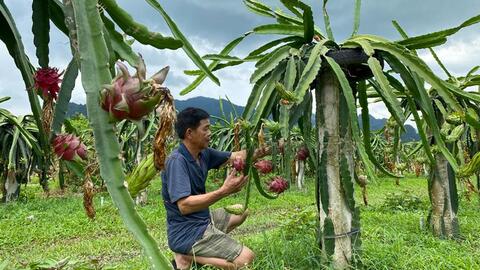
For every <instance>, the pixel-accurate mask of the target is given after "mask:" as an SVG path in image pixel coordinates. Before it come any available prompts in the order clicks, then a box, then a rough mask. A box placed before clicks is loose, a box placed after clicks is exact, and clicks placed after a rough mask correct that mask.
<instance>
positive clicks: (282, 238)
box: [0, 178, 480, 270]
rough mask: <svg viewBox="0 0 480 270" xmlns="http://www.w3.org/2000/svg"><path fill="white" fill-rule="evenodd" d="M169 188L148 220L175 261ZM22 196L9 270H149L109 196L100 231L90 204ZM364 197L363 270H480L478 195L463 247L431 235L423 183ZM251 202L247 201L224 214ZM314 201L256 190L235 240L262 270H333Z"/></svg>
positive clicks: (9, 242) (390, 185)
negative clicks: (166, 199) (319, 237)
mask: <svg viewBox="0 0 480 270" xmlns="http://www.w3.org/2000/svg"><path fill="white" fill-rule="evenodd" d="M52 185H53V184H52ZM160 186H161V185H160V181H159V180H157V181H155V182H154V183H153V186H152V187H150V189H149V202H148V204H147V205H146V206H143V207H138V211H139V213H140V215H141V216H142V217H143V219H144V220H145V222H146V223H147V225H148V228H149V230H150V233H151V234H152V235H153V237H154V238H155V239H157V241H158V243H159V245H160V248H161V249H162V250H164V251H165V254H166V256H167V257H168V258H169V259H170V258H171V257H172V254H171V253H170V251H168V249H167V245H166V244H167V242H166V232H165V226H166V225H165V210H164V208H163V204H162V201H161V196H160ZM210 188H214V185H213V184H212V186H211V187H210ZM22 192H23V194H24V196H23V197H22V200H21V201H19V202H16V203H10V204H8V205H1V206H0V269H57V268H52V265H55V264H62V262H63V263H67V264H66V265H65V267H63V268H61V269H148V268H149V265H148V261H147V260H146V258H145V257H144V256H143V253H142V250H141V248H140V246H139V245H138V244H137V242H136V241H135V240H134V239H133V237H132V236H131V235H130V233H129V232H128V231H127V230H126V229H125V228H124V225H123V223H122V221H121V220H120V218H119V215H118V212H117V211H116V209H115V207H114V206H113V205H112V201H111V199H110V198H109V196H108V194H107V193H99V194H97V195H96V197H95V208H96V211H97V216H96V219H95V220H94V221H91V220H89V219H88V218H87V217H86V215H85V213H84V210H83V205H82V197H81V194H73V193H70V194H66V195H62V196H52V197H50V198H44V196H43V194H42V193H41V191H40V188H39V187H38V185H32V186H28V187H27V188H26V189H24V190H23V191H22ZM394 193H397V195H394ZM399 194H401V195H399ZM356 195H357V200H356V203H357V205H358V206H360V208H361V224H362V228H361V229H362V230H361V234H362V235H361V239H362V248H363V250H362V254H361V263H362V265H363V267H362V268H364V269H480V232H479V230H480V213H479V211H478V210H479V205H480V203H479V199H478V198H477V197H475V195H472V198H471V201H467V200H466V198H465V196H463V195H462V196H461V202H460V210H459V220H460V226H461V231H462V235H463V237H464V239H463V240H462V241H453V240H440V239H436V238H435V237H433V236H432V235H431V234H430V233H429V231H428V230H426V229H425V226H424V228H423V229H422V228H421V223H422V221H423V223H425V220H426V216H427V212H428V194H427V184H426V180H425V179H423V178H407V179H404V180H402V182H401V185H400V186H395V184H394V181H393V180H392V179H381V181H380V182H379V183H371V184H370V185H369V186H368V197H369V204H370V205H369V206H368V207H366V206H364V205H363V203H362V200H361V194H360V192H359V190H357V194H356ZM101 197H103V200H104V204H103V205H101ZM243 201H244V194H243V192H241V193H239V194H237V195H235V196H232V197H230V198H227V199H225V200H222V201H220V202H218V203H217V204H216V205H214V208H216V207H222V206H224V205H228V204H234V203H243ZM314 201H315V199H314V188H313V185H312V183H310V185H309V189H308V191H307V192H302V191H297V190H296V189H295V188H292V189H290V190H289V191H288V192H287V193H286V194H282V195H281V196H280V198H279V199H277V200H273V201H272V200H267V199H265V198H263V197H261V196H260V195H259V194H258V192H256V191H255V190H253V192H252V197H251V204H250V211H251V216H250V217H249V218H248V219H247V221H246V222H245V223H244V224H243V225H242V226H241V227H239V228H238V229H237V230H236V231H234V232H233V235H234V237H235V238H237V239H239V240H240V241H241V242H243V243H244V244H245V245H247V246H249V247H250V248H251V249H252V250H254V251H255V252H256V254H257V259H256V261H255V263H254V265H253V266H252V269H262V270H266V269H272V270H273V269H275V270H277V269H322V268H328V265H325V264H322V261H323V260H322V257H321V255H320V250H319V249H318V245H317V243H316V237H315V234H316V222H315V217H316V212H315V205H314ZM62 260H63V261H62ZM67 261H68V262H67ZM2 262H3V264H2ZM42 265H43V267H46V268H41V267H42ZM2 266H3V267H4V268H2ZM48 267H50V268H48ZM359 268H360V266H359ZM59 269H60V268H59ZM204 269H207V267H204Z"/></svg>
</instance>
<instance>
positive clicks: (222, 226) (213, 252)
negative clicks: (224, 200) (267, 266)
mask: <svg viewBox="0 0 480 270" xmlns="http://www.w3.org/2000/svg"><path fill="white" fill-rule="evenodd" d="M230 216H231V215H230V214H229V213H227V212H226V211H225V210H224V209H223V208H220V209H216V210H214V211H213V212H210V217H211V220H212V221H211V223H210V224H208V226H207V229H206V230H205V233H204V234H203V236H202V238H201V239H200V240H198V241H197V242H195V244H193V246H192V250H191V251H190V253H191V254H192V255H193V256H199V257H211V258H212V257H213V258H222V259H225V260H227V261H229V262H233V260H235V259H236V258H237V257H238V255H240V252H242V249H243V246H242V244H240V243H239V242H238V241H237V240H235V239H233V238H232V237H230V235H228V234H227V226H228V221H229V220H230Z"/></svg>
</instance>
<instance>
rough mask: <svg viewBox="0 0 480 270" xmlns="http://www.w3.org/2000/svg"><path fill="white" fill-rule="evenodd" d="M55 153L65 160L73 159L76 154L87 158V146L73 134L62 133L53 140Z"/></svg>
mask: <svg viewBox="0 0 480 270" xmlns="http://www.w3.org/2000/svg"><path fill="white" fill-rule="evenodd" d="M52 146H53V150H54V151H55V154H56V155H57V156H58V157H59V158H61V159H63V160H73V159H75V157H76V156H78V157H80V158H81V159H87V147H86V146H85V145H84V144H83V143H82V142H80V139H79V138H77V137H76V136H74V135H72V134H60V135H57V136H56V137H55V139H53V141H52Z"/></svg>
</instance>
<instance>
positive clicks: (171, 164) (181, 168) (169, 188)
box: [162, 143, 231, 254]
mask: <svg viewBox="0 0 480 270" xmlns="http://www.w3.org/2000/svg"><path fill="white" fill-rule="evenodd" d="M230 155H231V152H222V151H217V150H215V149H212V148H207V149H205V150H203V151H201V152H200V155H199V163H200V164H199V163H197V161H196V160H195V159H194V158H193V157H192V155H191V154H190V152H188V149H187V148H186V147H185V145H184V144H183V143H181V144H180V146H179V147H178V148H177V149H175V150H174V151H173V152H172V153H171V154H170V156H169V157H168V159H167V161H166V163H165V170H164V171H163V172H162V196H163V203H164V205H165V209H166V210H167V234H168V246H169V247H170V249H171V250H172V251H174V252H177V253H183V254H188V252H189V251H190V250H191V248H192V246H193V244H194V243H195V241H197V240H198V239H200V238H201V237H202V236H203V233H204V232H205V229H206V228H207V225H208V224H209V223H210V211H209V210H208V208H206V209H203V210H201V211H198V212H195V213H191V214H188V215H182V214H181V213H180V210H179V209H178V206H177V201H178V200H180V199H181V198H184V197H187V196H190V195H199V194H205V193H206V192H205V181H206V180H207V174H208V170H210V169H212V168H218V167H219V166H220V165H222V164H223V163H225V162H226V161H227V160H228V158H229V157H230Z"/></svg>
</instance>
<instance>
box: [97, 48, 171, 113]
mask: <svg viewBox="0 0 480 270" xmlns="http://www.w3.org/2000/svg"><path fill="white" fill-rule="evenodd" d="M117 66H118V74H117V77H115V78H114V79H113V81H112V84H111V85H105V86H104V89H103V90H102V91H101V93H100V97H101V106H102V108H103V109H104V110H105V111H107V112H108V113H109V114H110V117H111V118H112V119H113V120H116V121H120V120H123V119H129V120H140V119H142V117H144V116H145V115H147V114H149V113H150V112H152V111H153V110H154V109H155V107H157V105H158V103H159V102H160V100H161V98H162V96H163V93H164V90H166V87H164V86H162V83H163V82H164V81H165V78H166V77H167V74H168V71H169V67H168V66H167V67H164V68H163V69H161V70H160V71H158V72H157V73H155V74H154V75H153V76H152V77H151V78H150V79H148V80H145V76H146V68H145V62H144V61H143V58H142V57H141V56H140V58H139V63H138V64H137V66H136V67H135V68H136V70H137V72H136V73H135V75H134V76H131V75H130V73H129V72H128V69H127V66H125V64H123V63H122V62H117Z"/></svg>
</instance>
